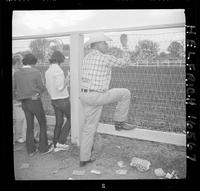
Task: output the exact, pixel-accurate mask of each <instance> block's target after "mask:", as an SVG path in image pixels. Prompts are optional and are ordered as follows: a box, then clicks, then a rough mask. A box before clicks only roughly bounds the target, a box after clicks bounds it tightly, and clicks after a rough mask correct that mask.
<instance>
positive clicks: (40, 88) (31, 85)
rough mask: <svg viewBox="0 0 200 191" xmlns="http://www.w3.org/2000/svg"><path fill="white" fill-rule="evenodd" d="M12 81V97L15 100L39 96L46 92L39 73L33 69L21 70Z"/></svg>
mask: <svg viewBox="0 0 200 191" xmlns="http://www.w3.org/2000/svg"><path fill="white" fill-rule="evenodd" d="M13 80H14V82H13V90H14V97H15V98H16V99H17V100H23V99H28V98H31V97H32V96H35V95H37V94H39V95H41V94H42V93H43V92H44V91H45V90H46V88H45V86H44V83H43V81H42V77H41V74H40V71H39V70H37V69H35V68H22V69H20V70H18V71H16V72H15V73H14V76H13Z"/></svg>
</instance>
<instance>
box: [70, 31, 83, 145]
mask: <svg viewBox="0 0 200 191" xmlns="http://www.w3.org/2000/svg"><path fill="white" fill-rule="evenodd" d="M83 48H84V38H83V35H81V34H79V33H74V34H72V35H70V94H71V96H70V99H71V141H72V143H75V144H77V145H78V146H80V128H81V123H82V120H83V113H82V108H81V107H82V106H81V104H80V100H79V94H80V74H81V65H82V60H83Z"/></svg>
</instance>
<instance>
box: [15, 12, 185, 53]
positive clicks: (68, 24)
mask: <svg viewBox="0 0 200 191" xmlns="http://www.w3.org/2000/svg"><path fill="white" fill-rule="evenodd" d="M174 23H185V15H184V10H183V9H162V10H159V9H145V10H134V9H130V10H127V9H126V10H123V9H122V10H52V11H48V10H40V11H14V12H13V20H12V32H13V34H12V35H13V36H25V35H37V34H51V33H62V32H70V31H83V30H86V31H88V30H94V29H113V28H127V27H139V26H150V25H163V24H174ZM177 30H179V31H180V30H181V29H170V30H165V32H168V31H169V33H171V34H172V32H173V31H175V33H174V34H178V33H177ZM182 31H183V29H182ZM156 32H158V33H159V34H160V33H163V32H160V31H159V30H156V31H153V34H155V33H156ZM147 33H148V31H142V32H141V31H140V34H144V35H145V34H147ZM132 34H134V33H132ZM135 34H136V33H135ZM137 34H138V32H137ZM174 34H173V36H174ZM179 34H181V33H179ZM114 36H116V35H113V38H115V37H114ZM136 36H137V35H136ZM141 36H142V35H140V37H141ZM130 37H131V36H130ZM132 37H133V35H132ZM167 38H170V37H167ZM177 38H179V39H180V37H177ZM62 40H63V41H64V43H65V42H67V41H69V38H63V39H62ZM114 40H115V39H114ZM132 41H134V42H136V40H135V39H133V38H132ZM29 42H30V41H27V40H26V41H25V40H24V41H21V40H20V41H13V52H17V51H20V50H24V49H28V45H29Z"/></svg>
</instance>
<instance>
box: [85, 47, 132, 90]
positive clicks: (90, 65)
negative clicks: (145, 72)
mask: <svg viewBox="0 0 200 191" xmlns="http://www.w3.org/2000/svg"><path fill="white" fill-rule="evenodd" d="M129 63H130V55H129V53H128V51H127V50H125V51H124V53H123V58H116V57H114V56H112V55H107V54H103V53H101V52H100V51H98V50H92V51H91V52H90V53H89V54H87V55H86V56H85V58H84V60H83V66H82V78H81V88H85V89H92V90H96V91H99V92H103V91H106V90H108V88H109V85H110V80H111V69H112V67H123V66H127V65H129Z"/></svg>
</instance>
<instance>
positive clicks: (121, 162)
mask: <svg viewBox="0 0 200 191" xmlns="http://www.w3.org/2000/svg"><path fill="white" fill-rule="evenodd" d="M117 164H118V166H119V167H120V168H123V167H126V165H125V164H124V162H123V161H118V162H117Z"/></svg>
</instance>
